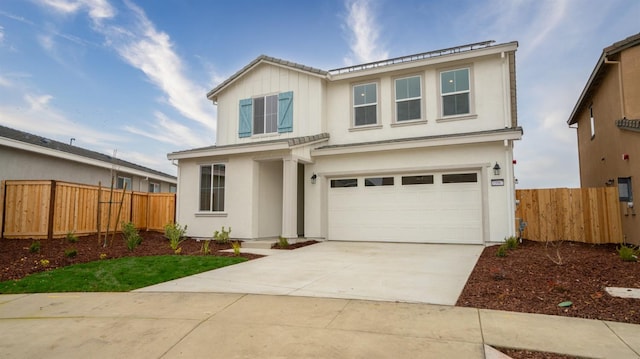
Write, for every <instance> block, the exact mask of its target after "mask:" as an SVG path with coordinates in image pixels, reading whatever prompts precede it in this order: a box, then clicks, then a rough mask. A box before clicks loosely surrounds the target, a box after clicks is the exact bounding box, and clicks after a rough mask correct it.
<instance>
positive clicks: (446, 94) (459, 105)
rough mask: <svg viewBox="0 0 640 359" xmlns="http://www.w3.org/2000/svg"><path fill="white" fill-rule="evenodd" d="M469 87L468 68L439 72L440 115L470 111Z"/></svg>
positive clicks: (452, 114)
mask: <svg viewBox="0 0 640 359" xmlns="http://www.w3.org/2000/svg"><path fill="white" fill-rule="evenodd" d="M470 88H471V86H470V83H469V69H468V68H465V69H458V70H452V71H443V72H441V73H440V93H441V95H442V116H456V115H464V114H469V113H471V107H470V102H471V99H470Z"/></svg>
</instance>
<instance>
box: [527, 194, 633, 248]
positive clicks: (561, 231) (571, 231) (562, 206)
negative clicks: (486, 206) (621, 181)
mask: <svg viewBox="0 0 640 359" xmlns="http://www.w3.org/2000/svg"><path fill="white" fill-rule="evenodd" d="M516 199H518V200H519V201H520V203H519V205H518V206H517V210H516V218H518V219H521V220H523V221H524V222H526V227H525V228H524V231H523V233H522V237H523V238H526V239H530V240H534V241H542V242H545V241H557V240H571V241H576V242H584V243H594V244H595V243H620V242H622V238H623V236H622V222H621V219H620V218H621V217H620V201H619V198H618V188H617V187H602V188H554V189H522V190H516ZM516 222H519V220H516ZM517 230H518V223H516V231H517Z"/></svg>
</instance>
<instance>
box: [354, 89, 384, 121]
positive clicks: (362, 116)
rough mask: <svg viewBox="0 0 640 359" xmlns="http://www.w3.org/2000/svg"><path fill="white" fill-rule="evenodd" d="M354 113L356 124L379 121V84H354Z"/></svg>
mask: <svg viewBox="0 0 640 359" xmlns="http://www.w3.org/2000/svg"><path fill="white" fill-rule="evenodd" d="M353 113H354V115H353V117H354V125H355V126H365V125H375V124H376V123H378V120H377V115H378V85H377V84H376V83H370V84H364V85H356V86H353Z"/></svg>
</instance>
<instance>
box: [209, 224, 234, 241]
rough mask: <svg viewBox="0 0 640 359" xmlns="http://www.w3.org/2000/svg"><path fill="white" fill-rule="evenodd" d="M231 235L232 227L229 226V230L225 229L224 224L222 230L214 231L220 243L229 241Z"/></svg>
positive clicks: (215, 237) (214, 235)
mask: <svg viewBox="0 0 640 359" xmlns="http://www.w3.org/2000/svg"><path fill="white" fill-rule="evenodd" d="M230 235H231V227H229V230H228V231H225V230H224V226H222V230H221V231H215V232H213V238H214V239H215V240H216V242H217V243H220V244H226V243H229V238H230V237H229V236H230Z"/></svg>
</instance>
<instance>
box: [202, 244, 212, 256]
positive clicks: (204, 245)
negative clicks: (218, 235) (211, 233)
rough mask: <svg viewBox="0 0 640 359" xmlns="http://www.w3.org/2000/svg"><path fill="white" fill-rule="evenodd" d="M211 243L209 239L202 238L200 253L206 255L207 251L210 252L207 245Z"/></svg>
mask: <svg viewBox="0 0 640 359" xmlns="http://www.w3.org/2000/svg"><path fill="white" fill-rule="evenodd" d="M210 244H211V241H209V240H204V241H202V249H201V250H202V254H204V255H207V254H209V253H211V250H210V249H209V245H210Z"/></svg>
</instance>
